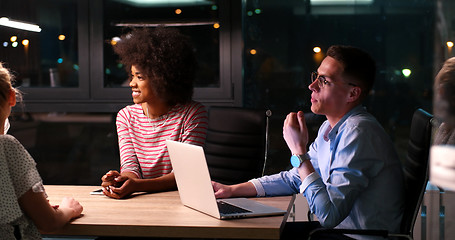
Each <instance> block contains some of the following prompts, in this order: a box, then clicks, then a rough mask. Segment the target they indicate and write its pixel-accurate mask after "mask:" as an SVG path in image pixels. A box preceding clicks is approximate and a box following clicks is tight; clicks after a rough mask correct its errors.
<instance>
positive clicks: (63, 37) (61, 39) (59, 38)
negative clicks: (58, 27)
mask: <svg viewBox="0 0 455 240" xmlns="http://www.w3.org/2000/svg"><path fill="white" fill-rule="evenodd" d="M65 38H66V37H65V35H63V34H60V35H58V40H60V41H63V40H65Z"/></svg>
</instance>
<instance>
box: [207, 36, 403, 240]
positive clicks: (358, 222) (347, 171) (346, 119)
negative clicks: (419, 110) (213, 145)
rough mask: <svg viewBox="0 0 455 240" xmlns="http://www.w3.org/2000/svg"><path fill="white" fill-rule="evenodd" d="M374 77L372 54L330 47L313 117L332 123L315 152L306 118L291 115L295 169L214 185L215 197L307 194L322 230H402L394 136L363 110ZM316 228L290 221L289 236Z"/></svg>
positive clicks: (288, 131)
mask: <svg viewBox="0 0 455 240" xmlns="http://www.w3.org/2000/svg"><path fill="white" fill-rule="evenodd" d="M375 71H376V67H375V62H374V60H373V59H372V58H371V57H370V56H369V55H368V54H367V53H366V52H364V51H362V50H360V49H358V48H354V47H350V46H338V45H337V46H332V47H330V48H329V49H328V51H327V57H326V58H324V60H323V61H322V63H321V65H320V66H319V68H318V69H317V72H315V73H312V74H311V80H312V82H311V83H310V85H309V86H308V88H309V89H310V90H311V91H312V94H311V111H312V112H313V113H315V114H320V115H325V116H326V118H327V120H326V121H325V122H324V123H323V124H322V125H321V127H320V128H319V131H318V136H317V137H316V139H315V141H314V142H313V143H312V144H311V145H310V147H309V149H307V147H306V146H307V143H308V130H307V127H306V124H305V118H304V114H303V112H301V111H299V112H297V113H294V112H293V113H290V114H288V115H287V117H286V119H285V121H284V126H283V137H284V139H285V141H286V143H287V145H288V147H289V149H290V151H291V153H292V156H291V164H292V165H293V168H292V169H291V170H289V171H283V172H281V173H278V174H275V175H270V176H264V177H261V178H258V179H253V180H250V181H249V182H246V183H241V184H237V185H230V186H228V185H222V184H219V183H216V182H214V183H213V188H214V191H215V196H216V197H217V198H228V197H237V196H246V197H248V196H277V195H291V194H295V193H299V192H300V193H302V194H303V195H304V196H305V198H306V199H307V201H308V204H309V207H310V210H311V212H312V213H313V214H315V215H316V217H317V218H318V220H319V222H320V224H321V225H322V226H323V227H326V228H348V229H387V230H389V231H391V232H398V231H399V227H400V222H401V218H402V214H403V212H402V207H403V203H404V200H403V176H402V170H401V164H400V161H399V159H398V156H397V153H396V151H395V148H394V146H393V143H392V142H391V140H390V138H389V136H388V135H387V134H386V132H385V131H384V129H383V128H382V126H381V125H380V124H379V123H378V122H377V120H376V119H375V118H374V117H373V116H372V115H371V114H369V113H368V112H367V111H366V110H365V108H364V107H363V106H362V102H363V100H364V99H365V98H366V97H367V95H368V94H369V92H370V90H371V88H372V86H373V83H374V78H375ZM312 227H314V226H311V227H310V226H309V224H308V223H306V224H305V223H287V224H286V226H285V229H284V231H283V238H287V237H292V236H293V235H294V234H299V238H300V239H304V238H302V237H304V236H302V235H305V233H304V232H308V231H310V230H311V228H312ZM294 231H295V232H294ZM294 236H295V235H294ZM357 237H358V236H356V238H357ZM346 238H347V237H346ZM343 239H344V237H343Z"/></svg>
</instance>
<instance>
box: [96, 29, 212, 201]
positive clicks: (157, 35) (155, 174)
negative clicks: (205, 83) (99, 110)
mask: <svg viewBox="0 0 455 240" xmlns="http://www.w3.org/2000/svg"><path fill="white" fill-rule="evenodd" d="M113 48H114V52H115V53H116V54H118V55H119V57H120V62H121V63H122V64H124V65H125V66H126V67H127V71H130V72H131V75H130V84H129V86H130V87H131V90H132V94H131V95H132V98H133V102H134V104H133V105H129V106H126V107H125V108H123V109H121V110H120V111H119V112H118V114H117V120H116V124H117V134H118V142H119V149H120V172H118V171H115V170H111V171H109V172H108V173H106V174H105V175H104V176H103V177H102V178H101V180H102V184H101V185H102V187H103V193H104V194H105V195H106V196H109V197H112V198H124V197H127V196H129V195H130V194H132V193H134V192H161V191H168V190H173V189H176V183H175V179H174V173H173V172H172V166H171V162H170V160H169V154H168V151H167V148H166V144H165V141H166V140H174V141H179V142H185V143H190V144H195V145H200V146H202V145H204V142H205V135H206V131H207V124H208V119H207V111H206V109H205V107H204V106H203V105H202V104H201V103H198V102H195V101H193V100H192V96H193V81H194V78H195V72H196V67H197V64H196V60H195V56H194V51H193V47H192V45H191V44H190V41H189V39H188V37H186V36H185V35H183V34H181V33H180V32H179V31H178V30H177V29H173V28H167V27H163V26H159V27H157V28H154V29H151V28H136V29H133V30H132V31H131V32H130V33H128V34H126V35H123V36H122V37H121V40H120V41H119V42H118V43H117V44H116V45H114V46H113Z"/></svg>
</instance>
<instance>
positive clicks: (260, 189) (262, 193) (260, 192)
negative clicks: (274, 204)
mask: <svg viewBox="0 0 455 240" xmlns="http://www.w3.org/2000/svg"><path fill="white" fill-rule="evenodd" d="M248 182H250V183H252V184H253V185H254V188H256V193H257V194H256V197H264V196H265V190H264V187H262V184H261V182H259V180H257V179H256V178H255V179H251V180H250V181H248Z"/></svg>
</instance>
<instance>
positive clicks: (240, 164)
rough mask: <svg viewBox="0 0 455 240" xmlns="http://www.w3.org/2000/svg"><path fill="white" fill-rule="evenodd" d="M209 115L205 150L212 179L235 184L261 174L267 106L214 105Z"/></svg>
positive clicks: (264, 149) (264, 156)
mask: <svg viewBox="0 0 455 240" xmlns="http://www.w3.org/2000/svg"><path fill="white" fill-rule="evenodd" d="M269 112H270V111H269ZM208 117H209V126H208V129H207V138H206V142H205V147H204V151H205V154H206V159H207V165H208V167H209V172H210V176H211V178H212V180H213V181H217V182H220V183H224V184H235V183H240V182H245V181H248V180H250V179H252V178H256V177H260V176H261V175H262V172H263V168H264V166H265V165H264V164H265V161H266V155H267V145H268V143H267V140H266V135H267V129H266V128H267V115H266V110H255V109H246V108H239V107H215V106H213V107H210V108H209V110H208Z"/></svg>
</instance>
